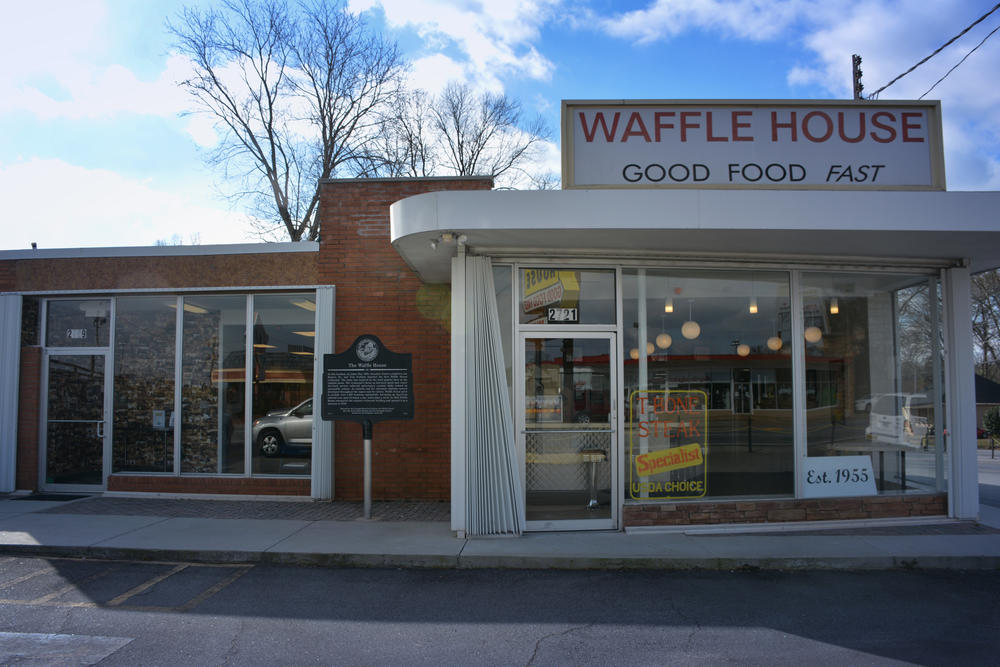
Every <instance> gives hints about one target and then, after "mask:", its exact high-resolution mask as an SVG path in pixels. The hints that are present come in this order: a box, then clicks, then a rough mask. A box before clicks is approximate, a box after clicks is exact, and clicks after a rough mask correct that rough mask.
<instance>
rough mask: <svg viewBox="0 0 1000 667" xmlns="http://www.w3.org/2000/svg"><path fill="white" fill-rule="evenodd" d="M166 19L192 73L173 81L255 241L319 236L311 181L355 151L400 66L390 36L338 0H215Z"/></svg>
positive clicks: (393, 87)
mask: <svg viewBox="0 0 1000 667" xmlns="http://www.w3.org/2000/svg"><path fill="white" fill-rule="evenodd" d="M168 28H169V30H170V31H171V33H172V34H173V35H174V37H175V39H176V43H177V47H178V49H179V50H180V51H181V53H183V54H185V55H187V56H188V57H189V58H190V59H191V61H192V62H193V64H194V67H195V73H194V74H193V75H192V76H191V77H190V78H188V79H185V80H184V81H181V82H180V84H181V86H183V87H184V88H186V89H187V90H188V92H189V93H190V94H191V95H192V97H193V99H194V100H195V102H196V105H197V107H198V110H199V111H202V112H206V113H208V114H209V115H211V116H212V117H214V118H215V120H216V121H217V126H218V127H220V128H221V129H222V130H223V133H224V137H223V139H222V141H221V143H220V145H219V146H218V147H217V148H216V149H214V150H213V152H212V153H211V154H210V156H209V162H210V163H211V164H214V165H217V166H220V167H222V168H223V169H224V170H225V173H226V175H227V176H229V175H233V176H237V177H239V178H240V179H241V183H242V186H241V187H240V188H239V189H238V190H237V191H235V192H233V193H232V196H234V197H236V198H237V199H241V200H245V201H247V202H248V203H249V206H250V209H251V210H252V212H253V213H254V214H255V215H256V217H257V219H258V220H259V222H258V229H257V231H258V233H259V234H260V235H261V236H262V237H264V238H275V237H280V236H287V238H289V239H291V240H293V241H298V240H303V239H304V240H316V239H318V238H319V233H320V230H319V225H318V222H317V219H316V208H317V205H318V202H319V191H318V185H319V181H320V180H321V179H324V178H329V177H331V176H334V175H336V173H337V171H338V169H339V168H341V167H343V166H345V165H347V164H348V163H350V162H351V161H352V160H354V159H355V157H356V156H357V154H358V150H359V148H360V147H361V146H362V145H363V144H364V142H365V141H366V140H367V138H368V135H370V134H371V132H372V129H373V128H374V127H375V126H376V124H377V122H378V120H379V114H378V109H379V108H380V107H382V106H384V105H391V104H392V102H393V98H394V96H395V95H396V93H397V91H398V86H399V81H400V78H401V76H402V73H403V71H404V66H403V61H402V59H401V57H400V55H399V52H398V49H397V47H396V45H395V44H394V43H392V42H390V41H387V40H385V39H383V38H382V37H381V36H380V35H377V34H375V33H373V32H372V31H371V30H370V29H369V28H368V26H367V25H366V24H365V22H364V21H363V20H362V18H361V17H360V16H358V15H355V14H351V13H350V12H349V11H348V10H347V9H346V8H345V6H344V4H343V3H342V2H335V3H328V2H324V1H323V0H309V1H308V2H302V3H300V4H297V5H294V6H293V5H289V4H288V3H287V2H286V1H285V0H222V2H221V3H220V5H219V8H218V9H214V8H213V9H207V10H199V9H193V8H186V9H184V10H183V11H182V12H181V14H180V15H179V17H178V20H177V22H176V23H169V24H168Z"/></svg>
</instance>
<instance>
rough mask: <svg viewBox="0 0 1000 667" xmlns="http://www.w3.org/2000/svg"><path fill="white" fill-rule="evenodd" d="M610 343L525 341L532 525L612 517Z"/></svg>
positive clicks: (528, 506) (528, 496)
mask: <svg viewBox="0 0 1000 667" xmlns="http://www.w3.org/2000/svg"><path fill="white" fill-rule="evenodd" d="M610 355H611V347H610V340H609V339H607V338H596V339H591V338H528V339H526V340H525V343H524V405H525V415H524V418H525V428H526V431H527V433H526V435H525V494H526V496H525V498H526V500H525V506H526V513H527V520H528V521H553V520H573V519H610V518H611V505H610V494H611V491H610V489H611V473H610V456H611V436H612V434H611V426H612V425H611V419H610V416H611V390H612V388H611V366H610V361H611V356H610Z"/></svg>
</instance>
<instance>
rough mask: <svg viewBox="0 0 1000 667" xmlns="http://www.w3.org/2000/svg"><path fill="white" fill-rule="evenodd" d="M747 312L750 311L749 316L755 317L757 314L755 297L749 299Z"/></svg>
mask: <svg viewBox="0 0 1000 667" xmlns="http://www.w3.org/2000/svg"><path fill="white" fill-rule="evenodd" d="M749 310H750V314H751V315H756V314H757V297H755V296H752V297H750V309H749Z"/></svg>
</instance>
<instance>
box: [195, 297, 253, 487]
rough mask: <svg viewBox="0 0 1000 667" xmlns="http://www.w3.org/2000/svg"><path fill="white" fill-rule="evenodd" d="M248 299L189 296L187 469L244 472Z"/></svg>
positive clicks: (202, 471)
mask: <svg viewBox="0 0 1000 667" xmlns="http://www.w3.org/2000/svg"><path fill="white" fill-rule="evenodd" d="M246 302H247V297H246V296H243V295H205V296H185V297H184V298H183V308H184V332H183V338H182V341H181V345H182V366H181V372H182V378H183V382H182V384H181V420H182V423H181V472H182V473H242V472H244V460H245V455H244V446H243V429H244V423H245V419H244V415H243V405H244V400H243V398H244V387H245V384H246V317H247V315H246V312H247V311H246Z"/></svg>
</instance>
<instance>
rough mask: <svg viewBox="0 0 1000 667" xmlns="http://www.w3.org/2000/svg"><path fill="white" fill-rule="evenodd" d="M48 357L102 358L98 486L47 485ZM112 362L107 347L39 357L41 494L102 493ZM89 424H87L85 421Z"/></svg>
mask: <svg viewBox="0 0 1000 667" xmlns="http://www.w3.org/2000/svg"><path fill="white" fill-rule="evenodd" d="M51 357H103V358H104V393H103V397H104V406H103V409H102V410H101V416H102V417H103V418H104V419H103V422H97V423H103V425H104V426H103V432H102V434H101V483H100V484H59V483H55V482H47V481H46V475H47V473H48V448H49V361H50V359H51ZM113 363H114V359H113V357H112V354H111V350H110V346H109V347H106V348H105V347H72V348H45V350H44V352H43V354H42V382H41V394H42V395H41V397H40V401H39V413H40V414H39V421H40V422H41V423H40V424H39V437H38V450H39V468H38V488H39V489H41V490H42V491H55V492H63V491H69V492H88V493H94V492H96V491H104V490H106V489H107V487H108V474H109V471H110V468H111V386H112V376H113V375H114V373H113V370H114V369H113V368H112V364H113ZM87 421H90V420H87Z"/></svg>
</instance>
